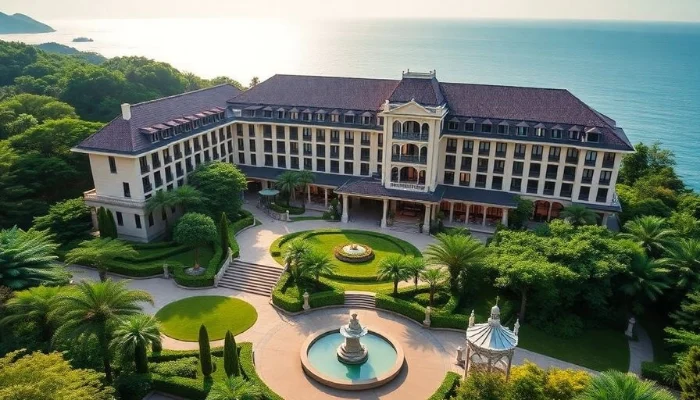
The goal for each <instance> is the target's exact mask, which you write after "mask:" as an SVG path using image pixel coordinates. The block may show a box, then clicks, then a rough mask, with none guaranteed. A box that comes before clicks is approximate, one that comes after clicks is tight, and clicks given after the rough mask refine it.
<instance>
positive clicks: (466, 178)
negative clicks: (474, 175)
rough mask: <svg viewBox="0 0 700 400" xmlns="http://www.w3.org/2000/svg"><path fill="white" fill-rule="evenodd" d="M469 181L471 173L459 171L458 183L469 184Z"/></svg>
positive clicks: (461, 184)
mask: <svg viewBox="0 0 700 400" xmlns="http://www.w3.org/2000/svg"><path fill="white" fill-rule="evenodd" d="M469 181H471V175H470V174H468V173H466V172H460V173H459V185H460V186H469Z"/></svg>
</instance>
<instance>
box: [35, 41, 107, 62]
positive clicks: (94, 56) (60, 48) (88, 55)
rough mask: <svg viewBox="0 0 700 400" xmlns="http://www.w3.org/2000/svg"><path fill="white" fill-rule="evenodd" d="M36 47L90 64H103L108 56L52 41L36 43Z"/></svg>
mask: <svg viewBox="0 0 700 400" xmlns="http://www.w3.org/2000/svg"><path fill="white" fill-rule="evenodd" d="M36 47H38V48H40V49H41V50H43V51H45V52H47V53H54V54H62V55H66V56H73V57H76V58H79V59H81V60H84V61H87V62H89V63H90V64H102V63H103V62H105V61H107V58H106V57H104V56H102V55H101V54H98V53H93V52H86V51H80V50H78V49H76V48H74V47H70V46H66V45H63V44H59V43H55V42H50V43H42V44H38V45H36Z"/></svg>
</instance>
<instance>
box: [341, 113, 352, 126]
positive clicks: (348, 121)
mask: <svg viewBox="0 0 700 400" xmlns="http://www.w3.org/2000/svg"><path fill="white" fill-rule="evenodd" d="M343 122H344V123H346V124H354V123H355V114H345V119H344V120H343Z"/></svg>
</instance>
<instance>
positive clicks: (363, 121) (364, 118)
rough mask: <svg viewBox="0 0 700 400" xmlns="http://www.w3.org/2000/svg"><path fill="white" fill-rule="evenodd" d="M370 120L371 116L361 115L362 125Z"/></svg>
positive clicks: (367, 123)
mask: <svg viewBox="0 0 700 400" xmlns="http://www.w3.org/2000/svg"><path fill="white" fill-rule="evenodd" d="M371 122H372V117H370V116H368V115H365V116H363V117H362V125H369V124H370V123H371Z"/></svg>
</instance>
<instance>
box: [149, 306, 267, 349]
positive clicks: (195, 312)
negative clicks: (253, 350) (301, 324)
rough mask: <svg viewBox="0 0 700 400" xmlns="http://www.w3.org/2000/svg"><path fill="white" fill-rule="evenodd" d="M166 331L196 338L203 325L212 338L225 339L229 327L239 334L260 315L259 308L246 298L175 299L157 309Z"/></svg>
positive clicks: (170, 334) (187, 339)
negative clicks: (247, 301) (245, 299)
mask: <svg viewBox="0 0 700 400" xmlns="http://www.w3.org/2000/svg"><path fill="white" fill-rule="evenodd" d="M156 318H158V320H160V322H161V328H162V331H163V333H164V334H165V335H167V336H170V337H172V338H175V339H179V340H184V341H189V342H195V341H197V339H198V337H199V327H200V325H202V324H204V326H206V327H207V332H208V333H209V339H210V340H219V339H223V338H224V336H225V335H226V331H227V330H230V331H231V333H233V334H234V335H237V334H239V333H241V332H244V331H246V330H248V328H250V327H251V326H253V324H254V323H255V321H256V320H257V319H258V313H257V312H256V311H255V308H254V307H253V306H252V305H250V304H249V303H246V302H245V301H243V300H240V299H236V298H231V297H224V296H195V297H188V298H186V299H182V300H178V301H175V302H172V303H170V304H168V305H166V306H165V307H163V308H161V309H160V310H159V311H158V312H157V313H156Z"/></svg>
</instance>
